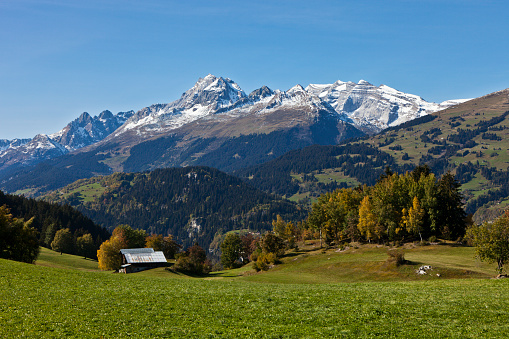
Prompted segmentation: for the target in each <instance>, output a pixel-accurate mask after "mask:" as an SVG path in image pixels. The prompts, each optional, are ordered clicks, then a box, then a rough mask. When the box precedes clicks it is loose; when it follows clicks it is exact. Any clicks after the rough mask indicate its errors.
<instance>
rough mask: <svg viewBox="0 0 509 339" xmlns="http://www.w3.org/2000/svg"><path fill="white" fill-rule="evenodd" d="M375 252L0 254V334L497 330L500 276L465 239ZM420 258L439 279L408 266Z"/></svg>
mask: <svg viewBox="0 0 509 339" xmlns="http://www.w3.org/2000/svg"><path fill="white" fill-rule="evenodd" d="M386 253H387V248H381V247H377V246H371V247H369V246H368V247H359V248H350V249H346V250H343V251H341V252H336V250H329V251H325V253H323V251H322V250H319V249H313V247H312V246H311V245H309V246H308V248H303V249H302V250H301V251H300V252H297V253H294V254H290V255H289V256H288V257H286V258H284V259H283V261H284V262H283V264H282V265H279V266H276V267H274V268H273V269H271V270H269V271H268V272H263V273H254V271H252V270H251V269H250V267H249V266H247V267H244V268H241V269H237V270H229V271H223V272H217V273H214V274H211V275H209V276H207V277H199V278H196V277H194V278H193V277H189V276H185V275H182V274H175V273H171V272H170V271H167V270H164V269H163V268H160V269H155V270H150V271H146V272H142V273H140V274H129V275H124V274H112V273H109V272H100V271H96V268H94V267H93V265H91V264H92V263H94V262H93V261H91V260H85V259H83V258H80V257H76V256H69V255H65V254H64V255H60V254H58V253H54V252H52V251H50V250H46V249H44V250H43V251H42V252H41V255H40V258H39V260H38V261H37V264H36V265H29V264H23V263H18V262H13V261H8V260H0V337H2V338H16V337H31V338H45V337H47V338H59V337H70V338H72V337H74V338H100V337H102V338H119V337H134V338H159V337H174V338H177V337H191V338H214V337H217V338H238V337H250V338H324V337H325V338H328V337H331V338H334V337H335V338H341V337H345V338H346V337H352V338H353V337H380V336H381V337H400V338H409V337H436V338H438V337H455V338H479V337H485V338H495V337H507V336H508V335H509V323H507V319H508V318H509V309H508V307H507V305H508V302H509V281H508V280H504V279H500V280H495V279H488V277H490V276H493V275H494V267H493V265H484V264H479V263H478V262H476V260H475V259H474V258H473V251H472V249H471V248H467V247H452V246H439V245H437V246H422V247H415V248H407V249H405V257H406V258H407V260H409V261H410V264H409V265H403V266H400V267H399V268H396V267H391V266H390V265H387V262H386V258H387V254H386ZM420 262H423V263H426V264H430V265H433V266H434V267H435V269H434V270H433V272H439V271H440V272H441V277H437V276H436V275H431V274H430V275H428V276H426V277H423V276H417V275H416V274H415V272H414V269H415V266H418V265H419V264H420ZM460 278H463V279H460ZM465 278H468V279H465ZM342 282H350V283H342Z"/></svg>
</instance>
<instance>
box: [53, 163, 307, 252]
mask: <svg viewBox="0 0 509 339" xmlns="http://www.w3.org/2000/svg"><path fill="white" fill-rule="evenodd" d="M45 199H46V200H49V201H53V202H59V203H66V204H70V205H72V206H74V207H76V208H77V209H78V210H80V211H82V212H83V213H84V214H85V215H87V216H89V217H90V218H92V219H93V220H94V221H95V222H97V223H99V224H101V225H103V226H104V227H106V228H108V229H110V230H112V229H113V228H114V227H115V226H117V225H119V224H128V225H130V226H131V227H133V228H139V229H144V230H146V231H147V232H148V233H149V234H150V233H157V234H163V235H167V234H171V235H173V237H174V239H175V240H176V241H177V242H179V243H181V244H182V245H184V247H187V246H189V245H192V244H194V242H198V243H199V244H200V245H201V246H204V247H208V246H209V244H210V243H211V242H212V240H213V238H214V235H215V234H216V232H227V231H230V230H233V229H251V230H253V231H263V230H267V229H271V222H272V220H273V219H276V216H277V214H280V215H281V216H283V217H284V218H285V219H287V220H299V219H303V218H304V217H305V216H306V212H305V211H304V210H303V209H301V208H300V207H298V206H297V205H296V204H294V203H291V202H288V201H285V200H282V199H280V198H276V197H274V196H272V195H269V194H267V193H264V192H262V191H259V190H257V189H254V188H253V187H251V186H250V185H247V184H245V183H244V182H243V181H242V180H240V179H238V178H236V177H233V176H230V175H227V174H225V173H223V172H220V171H218V170H216V169H212V168H207V167H186V168H171V169H158V170H155V171H152V172H145V173H135V174H126V173H115V174H112V175H110V176H104V177H95V178H92V179H88V180H80V181H78V182H76V183H74V184H72V185H69V186H67V187H65V188H64V189H61V190H59V191H55V192H53V193H52V194H50V195H48V196H47V197H46V198H45Z"/></svg>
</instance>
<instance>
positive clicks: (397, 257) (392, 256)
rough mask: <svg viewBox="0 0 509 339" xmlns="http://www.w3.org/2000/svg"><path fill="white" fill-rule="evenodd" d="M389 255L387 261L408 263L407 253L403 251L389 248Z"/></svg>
mask: <svg viewBox="0 0 509 339" xmlns="http://www.w3.org/2000/svg"><path fill="white" fill-rule="evenodd" d="M387 254H388V255H389V258H388V259H387V262H389V263H394V264H395V265H396V267H397V266H401V265H404V264H405V263H406V260H405V255H404V253H403V252H401V251H398V250H389V251H388V252H387Z"/></svg>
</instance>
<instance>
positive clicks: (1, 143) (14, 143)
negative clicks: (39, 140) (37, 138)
mask: <svg viewBox="0 0 509 339" xmlns="http://www.w3.org/2000/svg"><path fill="white" fill-rule="evenodd" d="M30 140H31V139H13V140H7V139H0V157H1V156H2V153H1V152H3V151H5V150H6V149H8V148H18V147H20V146H23V145H24V144H26V143H27V142H29V141H30Z"/></svg>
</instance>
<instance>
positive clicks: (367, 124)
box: [0, 74, 466, 171]
mask: <svg viewBox="0 0 509 339" xmlns="http://www.w3.org/2000/svg"><path fill="white" fill-rule="evenodd" d="M464 101H466V100H449V101H445V102H443V103H440V104H437V103H430V102H427V101H425V100H424V99H422V98H421V97H419V96H417V95H413V94H407V93H403V92H400V91H398V90H396V89H393V88H391V87H389V86H386V85H380V86H375V85H372V84H370V83H369V82H367V81H365V80H360V81H359V82H358V83H354V82H343V81H339V80H338V81H336V82H335V83H333V84H310V85H308V86H307V87H306V88H304V87H302V86H301V85H296V86H294V87H292V88H290V89H289V90H287V91H281V90H275V91H273V90H271V89H270V88H268V87H266V86H263V87H261V88H260V89H257V90H255V91H253V92H252V93H250V94H249V95H246V93H244V91H243V90H242V89H241V88H240V86H239V85H238V84H236V83H235V82H234V81H232V80H231V79H228V78H223V77H216V76H214V75H211V74H209V75H207V76H206V77H204V78H200V79H199V80H198V81H197V82H196V84H195V85H194V86H193V87H192V88H190V89H189V90H187V91H186V92H185V93H184V94H182V96H181V97H180V98H179V99H178V100H176V101H173V102H171V103H168V104H155V105H152V106H149V107H146V108H143V109H141V110H139V111H138V112H136V113H135V112H133V111H129V112H121V113H118V114H116V115H113V114H112V113H111V112H110V111H104V112H102V113H101V114H99V116H95V117H92V116H91V115H90V114H88V113H86V112H85V113H83V114H81V115H80V116H79V117H78V118H77V119H75V120H74V121H72V122H70V123H69V124H68V125H67V126H66V127H64V128H63V129H62V130H60V131H59V132H57V133H54V134H51V135H49V136H46V135H38V136H36V137H35V138H34V139H32V140H30V139H25V140H20V139H15V140H12V141H8V140H0V159H1V161H0V171H1V170H3V169H5V168H6V167H8V166H9V165H10V164H11V165H12V164H14V163H16V162H19V163H23V164H30V163H36V162H38V161H41V160H44V159H49V158H50V157H54V156H58V155H61V154H65V153H67V152H71V151H74V150H77V149H80V148H83V147H86V146H89V145H94V144H96V143H98V142H101V144H106V143H108V142H110V141H112V140H117V141H118V140H119V139H120V138H121V139H122V143H123V145H126V146H128V147H132V146H134V145H135V144H136V143H139V142H142V141H143V140H147V139H149V138H152V137H158V136H167V135H170V134H172V133H174V131H177V130H179V131H180V133H181V134H182V135H184V134H186V133H187V134H186V135H188V136H189V137H190V138H191V139H192V138H199V137H204V136H203V135H201V134H204V133H208V136H207V137H220V136H222V137H230V136H238V135H241V134H243V133H255V134H256V133H269V132H271V131H275V130H278V129H283V128H293V127H295V126H304V125H306V126H310V125H312V124H314V123H316V122H317V121H321V124H322V126H323V124H332V125H334V126H336V125H338V124H340V125H341V124H346V125H350V127H352V126H353V129H349V131H352V130H356V131H357V132H358V129H360V130H362V131H364V132H367V133H376V132H378V131H380V130H382V129H385V128H387V127H390V126H395V125H398V124H401V123H403V122H406V121H409V120H412V119H415V118H417V117H420V116H423V115H426V114H430V113H432V112H435V111H438V110H441V109H445V108H447V107H449V106H451V105H456V104H459V103H461V102H464ZM338 126H339V125H338ZM349 133H350V132H349ZM359 133H360V132H359ZM342 137H348V133H345V134H343V135H342Z"/></svg>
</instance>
